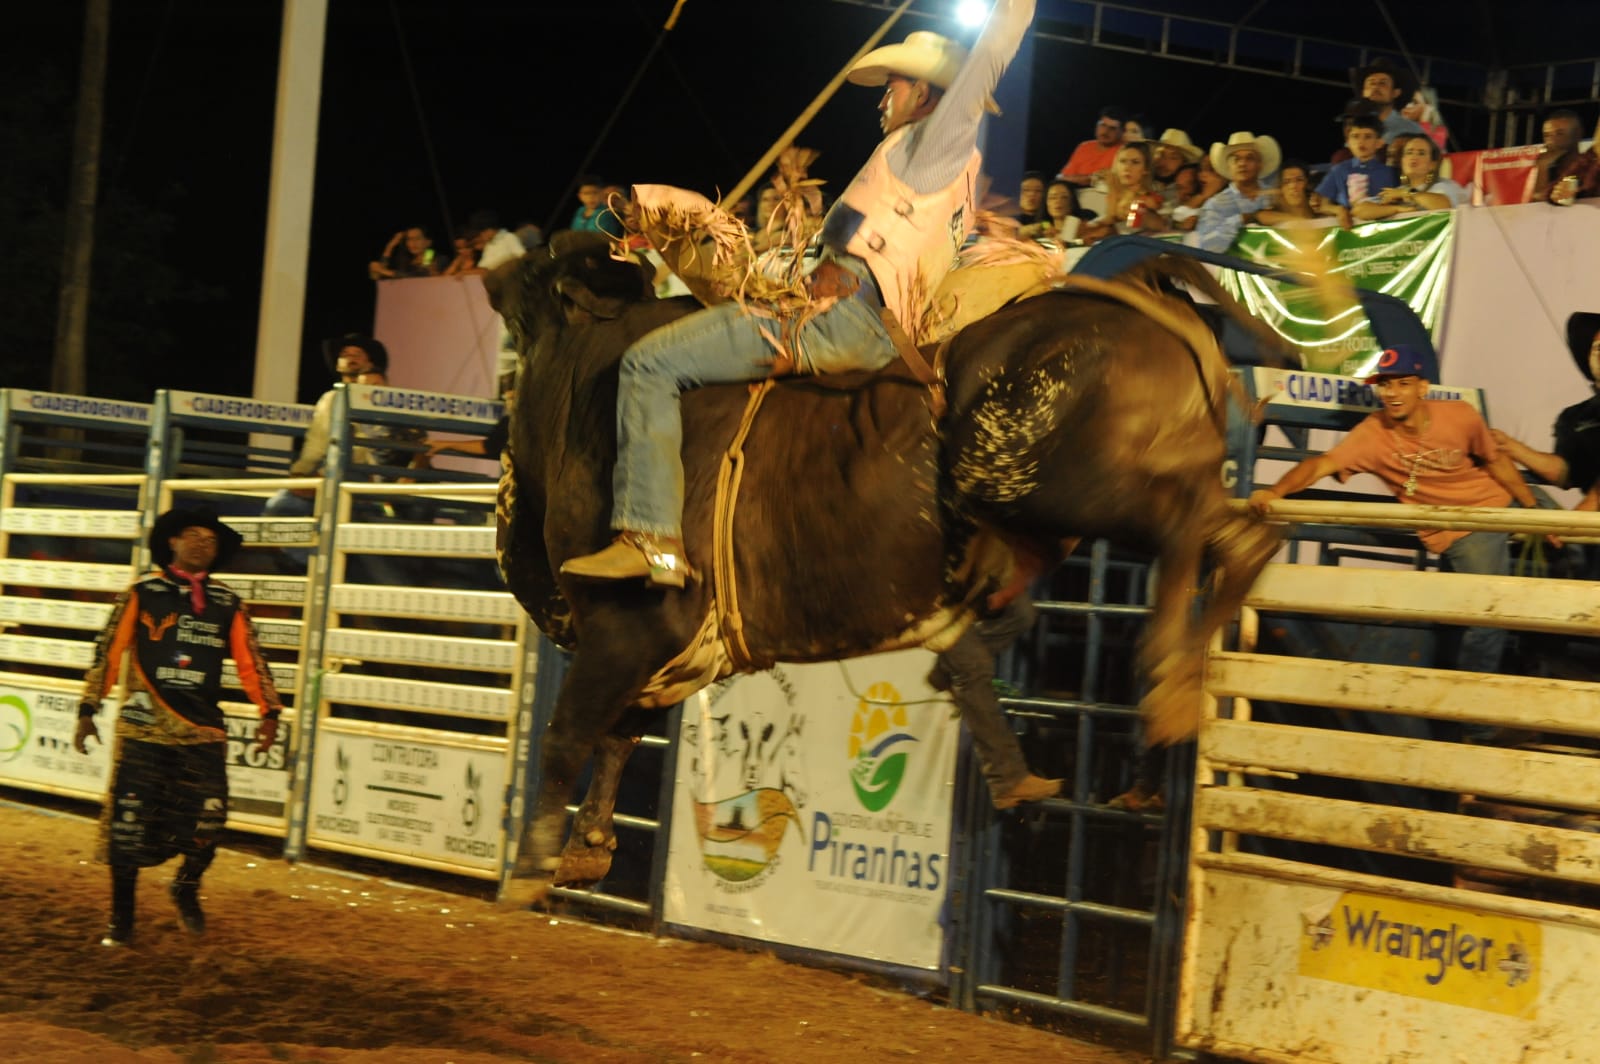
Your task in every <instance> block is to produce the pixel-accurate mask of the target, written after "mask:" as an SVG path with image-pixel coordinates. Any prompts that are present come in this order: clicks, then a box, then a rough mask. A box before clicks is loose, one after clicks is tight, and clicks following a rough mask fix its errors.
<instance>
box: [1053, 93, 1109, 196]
mask: <svg viewBox="0 0 1600 1064" xmlns="http://www.w3.org/2000/svg"><path fill="white" fill-rule="evenodd" d="M1122 122H1123V114H1122V111H1121V109H1119V108H1116V107H1102V108H1101V109H1100V117H1099V118H1098V119H1097V120H1096V122H1095V124H1094V139H1093V140H1086V141H1084V142H1082V143H1081V144H1079V145H1078V146H1077V147H1076V148H1074V149H1072V156H1071V157H1070V158H1069V159H1067V161H1066V162H1065V163H1064V164H1063V165H1062V167H1061V172H1060V173H1059V174H1057V175H1056V176H1057V177H1063V178H1066V179H1067V180H1068V181H1071V182H1072V183H1073V184H1074V185H1078V186H1080V187H1082V186H1086V185H1089V184H1090V183H1092V182H1093V181H1094V178H1095V175H1096V174H1098V173H1101V172H1102V171H1105V170H1109V169H1110V168H1111V163H1112V161H1113V160H1114V159H1116V157H1117V149H1118V148H1119V147H1121V145H1122Z"/></svg>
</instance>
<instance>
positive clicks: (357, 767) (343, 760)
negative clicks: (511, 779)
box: [308, 724, 506, 872]
mask: <svg viewBox="0 0 1600 1064" xmlns="http://www.w3.org/2000/svg"><path fill="white" fill-rule="evenodd" d="M311 779H312V781H313V782H312V790H311V803H310V804H311V814H310V826H309V832H308V837H309V839H310V842H311V843H312V845H316V843H317V842H319V841H323V842H335V843H339V844H342V845H345V846H359V847H362V848H363V849H370V850H374V851H382V852H387V853H399V854H407V855H410V856H413V857H425V858H429V859H431V860H435V861H443V862H446V863H449V864H456V865H463V866H466V867H469V868H478V869H483V870H485V871H490V872H494V871H498V870H499V868H500V852H501V851H500V846H501V841H502V839H501V821H502V816H501V814H502V810H503V808H504V805H505V800H504V796H505V790H506V759H505V755H504V754H503V753H501V752H499V751H494V750H468V749H463V748H461V747H458V746H445V745H443V744H439V743H416V742H404V741H400V740H394V739H381V738H377V737H373V736H366V735H351V734H347V733H344V732H338V731H332V730H329V729H328V727H327V725H326V724H324V725H323V729H322V732H321V734H320V735H318V736H317V752H316V759H315V767H314V768H313V769H312V774H311Z"/></svg>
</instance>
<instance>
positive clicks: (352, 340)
mask: <svg viewBox="0 0 1600 1064" xmlns="http://www.w3.org/2000/svg"><path fill="white" fill-rule="evenodd" d="M322 357H323V359H324V360H325V361H326V362H327V363H328V367H329V368H330V369H331V370H333V372H334V375H335V376H337V377H338V379H339V383H341V384H345V385H351V384H357V383H360V382H362V381H363V379H364V380H365V382H366V383H369V384H382V383H385V381H386V378H385V377H384V376H383V375H384V374H385V373H387V372H388V369H389V351H388V349H387V348H385V347H384V346H383V344H381V343H379V342H378V341H377V340H374V339H373V338H372V337H370V336H363V335H361V334H359V333H349V334H347V335H345V336H341V337H338V338H337V339H333V340H326V341H324V342H323V344H322ZM333 396H334V392H333V389H331V388H330V389H328V390H327V391H326V392H323V393H322V395H321V396H320V397H319V398H318V399H317V405H316V406H315V407H314V408H313V409H312V411H311V423H310V424H309V425H307V426H306V435H305V439H304V440H302V441H301V445H300V454H299V456H298V457H296V458H295V460H294V461H293V462H291V463H290V464H289V476H291V477H314V476H320V475H321V474H322V469H323V465H324V463H325V462H326V460H327V457H328V443H329V440H330V438H331V436H332V433H333ZM407 431H411V432H412V435H413V437H415V438H412V439H408V440H406V442H414V443H420V442H422V438H421V430H407ZM404 453H406V454H407V455H409V453H410V452H409V451H407V452H404ZM351 457H352V459H353V460H360V461H363V462H372V461H373V460H374V455H373V454H372V453H370V452H362V453H361V454H360V455H359V457H358V456H357V455H356V454H352V456H351ZM377 457H378V459H379V461H378V463H377V464H384V465H405V464H408V461H409V459H407V460H402V461H396V462H387V461H382V460H381V459H382V458H383V457H394V455H393V454H391V453H389V452H387V451H385V452H380V453H379V455H378V456H377ZM315 497H316V492H315V491H312V490H310V489H306V488H293V489H284V490H282V491H279V492H278V493H277V494H275V495H273V496H272V497H271V498H269V499H268V500H267V503H266V506H265V507H264V508H263V509H262V512H263V513H265V514H266V515H267V516H269V517H304V516H307V515H309V514H310V513H311V510H312V500H313V499H314V498H315ZM290 556H291V557H297V558H298V560H300V561H301V563H302V564H303V563H304V560H305V557H306V556H307V553H306V552H304V551H300V552H297V553H291V555H290Z"/></svg>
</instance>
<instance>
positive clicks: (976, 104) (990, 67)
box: [889, 0, 1034, 192]
mask: <svg viewBox="0 0 1600 1064" xmlns="http://www.w3.org/2000/svg"><path fill="white" fill-rule="evenodd" d="M1033 9H1034V0H995V4H994V8H993V9H992V10H991V11H990V12H989V18H988V21H986V22H985V23H984V24H983V32H982V33H981V34H979V35H978V40H977V41H976V42H975V43H974V44H973V46H972V51H971V53H970V54H968V56H967V61H966V62H965V63H963V64H962V65H961V70H960V71H959V72H958V73H957V74H956V76H955V80H954V81H952V82H951V83H950V88H949V89H947V90H946V91H945V94H944V98H943V99H941V100H940V101H939V105H938V106H937V107H935V108H934V109H933V113H932V114H931V115H929V116H928V117H927V118H926V119H924V120H923V121H921V122H919V123H917V128H916V129H915V130H913V131H912V135H911V136H909V137H907V138H906V140H905V142H904V143H903V144H902V145H900V146H898V148H897V150H894V151H891V152H890V153H889V166H890V168H891V169H892V170H894V172H895V174H896V176H898V177H899V178H900V179H901V180H903V181H905V183H906V184H908V185H910V186H911V187H912V188H913V189H914V190H916V191H917V192H932V191H934V190H936V189H941V188H944V187H945V186H946V185H948V184H949V183H950V182H952V181H954V180H955V178H956V175H957V174H959V173H960V172H961V170H962V169H963V168H964V167H965V166H966V165H967V158H968V157H969V156H970V155H971V154H972V149H973V146H974V145H975V144H977V142H978V123H979V122H981V121H982V120H983V110H984V104H985V103H986V102H987V101H988V100H989V99H990V97H991V95H992V94H993V93H994V89H995V86H996V85H998V84H999V83H1000V75H1002V74H1004V73H1005V71H1006V66H1007V65H1008V64H1009V63H1010V62H1011V59H1012V57H1013V56H1015V55H1016V54H1017V49H1018V48H1019V47H1021V45H1022V35H1023V34H1024V33H1026V32H1027V31H1028V25H1029V23H1031V22H1032V21H1033Z"/></svg>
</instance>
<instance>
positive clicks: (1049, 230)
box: [1017, 177, 1083, 247]
mask: <svg viewBox="0 0 1600 1064" xmlns="http://www.w3.org/2000/svg"><path fill="white" fill-rule="evenodd" d="M1077 209H1078V203H1077V196H1076V194H1075V193H1074V192H1073V190H1072V182H1070V181H1068V180H1066V179H1065V178H1060V177H1058V178H1056V179H1055V180H1054V181H1052V182H1050V187H1049V188H1047V189H1045V193H1044V214H1045V216H1044V219H1043V220H1042V221H1038V222H1033V223H1031V224H1028V225H1025V226H1023V227H1022V228H1021V229H1019V230H1018V232H1017V235H1018V236H1021V237H1024V238H1027V239H1031V240H1040V241H1048V242H1050V243H1052V244H1056V245H1057V246H1060V247H1065V246H1067V245H1068V244H1073V243H1076V242H1077V240H1078V232H1079V230H1080V229H1081V228H1082V227H1083V219H1082V218H1079V217H1078V213H1077Z"/></svg>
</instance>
